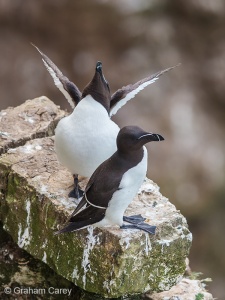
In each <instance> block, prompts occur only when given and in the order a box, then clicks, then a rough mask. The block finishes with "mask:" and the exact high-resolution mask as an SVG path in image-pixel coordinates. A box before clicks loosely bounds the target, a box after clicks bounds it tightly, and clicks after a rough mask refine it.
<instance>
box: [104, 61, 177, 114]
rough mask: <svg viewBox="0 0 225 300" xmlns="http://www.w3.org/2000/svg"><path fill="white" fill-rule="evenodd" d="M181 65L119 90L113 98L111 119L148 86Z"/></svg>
mask: <svg viewBox="0 0 225 300" xmlns="http://www.w3.org/2000/svg"><path fill="white" fill-rule="evenodd" d="M179 65H180V64H178V65H176V66H173V67H170V68H168V69H165V70H162V71H160V72H158V73H155V74H153V75H151V76H149V77H146V78H144V79H142V80H140V81H138V82H136V83H135V84H129V85H127V86H124V87H122V88H121V89H119V90H117V91H116V92H115V93H114V94H113V95H112V97H111V102H110V117H112V116H113V115H115V114H116V113H117V111H118V110H119V109H120V108H121V107H122V106H123V105H125V104H126V103H127V101H129V100H131V99H132V98H134V96H135V95H136V94H137V93H139V92H140V91H141V90H143V89H144V88H145V87H146V86H148V85H150V84H152V83H154V82H155V81H156V80H157V79H158V78H159V77H160V76H161V75H162V74H164V73H166V72H168V71H170V70H172V69H174V68H176V67H177V66H179Z"/></svg>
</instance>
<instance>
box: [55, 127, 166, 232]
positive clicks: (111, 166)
mask: <svg viewBox="0 0 225 300" xmlns="http://www.w3.org/2000/svg"><path fill="white" fill-rule="evenodd" d="M162 140H164V138H163V137H162V136H161V135H159V134H154V133H149V132H146V131H144V130H142V129H141V128H139V127H137V126H126V127H123V128H122V129H121V130H120V132H119V134H118V137H117V140H116V141H117V151H116V152H115V153H114V154H113V155H112V156H111V157H110V158H108V159H107V160H106V161H104V162H103V163H102V164H101V165H100V166H99V167H98V168H97V169H96V171H95V172H94V173H93V175H92V176H91V178H90V180H89V182H88V184H87V187H86V189H85V192H84V196H83V198H82V200H81V201H80V203H79V204H78V206H77V208H76V209H75V211H74V212H73V214H72V215H71V217H70V219H69V223H68V224H67V225H66V226H65V227H64V228H63V229H61V230H59V231H58V232H57V233H64V232H70V231H75V230H78V229H81V228H85V227H87V226H89V225H94V226H95V227H104V226H114V225H118V226H120V227H121V228H135V229H142V230H145V231H147V232H149V233H152V234H154V232H155V228H156V227H155V226H151V225H149V224H147V223H144V220H145V219H144V218H143V217H142V216H140V215H137V216H131V217H124V216H123V215H124V212H125V210H126V209H127V207H128V205H129V204H130V203H131V201H132V200H133V198H134V197H135V195H136V194H137V192H138V190H139V188H140V186H141V184H142V182H143V181H144V178H145V176H146V172H147V164H148V157H147V156H148V153H147V149H146V147H145V146H143V145H144V144H146V143H149V142H151V141H162ZM84 207H85V208H84ZM123 221H126V222H129V223H132V225H124V224H123Z"/></svg>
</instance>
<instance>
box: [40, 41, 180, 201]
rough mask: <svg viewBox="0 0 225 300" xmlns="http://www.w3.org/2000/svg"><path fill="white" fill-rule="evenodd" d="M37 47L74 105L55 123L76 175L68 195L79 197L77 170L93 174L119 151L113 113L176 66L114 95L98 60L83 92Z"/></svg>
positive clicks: (58, 146) (64, 158) (58, 143)
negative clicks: (112, 118)
mask: <svg viewBox="0 0 225 300" xmlns="http://www.w3.org/2000/svg"><path fill="white" fill-rule="evenodd" d="M35 47H36V46H35ZM36 48H37V47H36ZM37 50H38V51H39V53H40V54H41V56H42V60H43V62H44V65H45V66H46V68H47V70H48V71H49V73H50V75H51V76H52V78H53V80H54V83H55V85H56V86H57V87H58V88H59V89H60V91H61V92H62V93H63V94H64V96H65V97H66V99H67V100H68V102H69V104H70V105H71V107H72V108H73V109H74V108H75V109H74V110H73V112H72V113H71V114H70V115H69V116H67V117H64V118H63V119H62V120H60V121H59V123H58V125H57V127H56V130H55V150H56V154H57V157H58V160H59V161H60V163H62V164H63V165H64V166H65V167H67V168H68V169H69V170H70V172H71V173H72V174H73V176H74V190H73V191H72V192H70V194H69V196H71V197H75V198H77V197H78V196H79V195H80V193H79V189H78V175H77V174H79V175H81V176H85V177H90V176H91V175H92V173H93V172H94V171H95V169H96V168H97V167H98V166H99V165H100V164H101V163H102V162H103V161H105V160H106V159H107V158H109V157H110V156H111V155H112V154H113V153H114V152H115V151H116V137H117V134H118V132H119V127H118V125H117V124H115V123H114V122H113V121H112V120H111V116H112V115H114V114H115V113H116V112H117V111H118V110H119V108H121V107H122V106H123V105H124V104H125V103H126V102H127V101H129V100H130V99H132V98H133V97H134V96H135V95H136V94H137V93H138V92H139V91H141V90H142V89H144V88H145V87H146V86H148V85H149V84H151V83H153V82H155V81H156V80H157V79H158V78H159V76H161V75H162V74H164V73H165V72H167V71H169V70H171V69H173V68H174V67H176V66H174V67H171V68H168V69H165V70H163V71H160V72H158V73H156V74H154V75H152V76H149V77H147V78H144V79H142V80H140V81H138V82H137V83H135V84H130V85H127V86H124V87H123V88H122V89H119V90H118V91H116V92H115V93H114V94H113V95H112V96H111V94H110V88H109V84H108V82H107V81H106V79H105V77H104V75H103V72H102V63H101V62H97V64H96V69H95V74H94V77H93V79H92V80H91V82H90V83H89V84H88V85H87V86H86V87H85V88H84V90H83V93H81V92H80V91H79V89H78V88H77V86H76V85H75V84H74V83H73V82H71V81H70V80H69V79H68V78H67V77H65V76H64V75H63V74H62V72H61V71H60V70H59V69H58V67H57V66H56V65H55V64H54V63H53V62H52V61H51V60H50V59H49V58H48V57H47V56H46V55H45V54H44V53H43V52H41V51H40V50H39V49H38V48H37Z"/></svg>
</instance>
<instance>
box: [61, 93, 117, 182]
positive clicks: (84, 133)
mask: <svg viewBox="0 0 225 300" xmlns="http://www.w3.org/2000/svg"><path fill="white" fill-rule="evenodd" d="M118 132H119V127H118V126H117V125H116V124H115V123H114V122H113V121H111V119H110V118H109V116H108V114H107V111H106V110H105V108H104V107H103V106H102V105H101V104H100V103H98V102H97V101H95V100H93V98H92V97H91V96H90V95H88V96H87V97H85V98H84V99H82V100H81V102H80V103H79V104H78V105H77V107H76V108H75V109H74V111H73V113H72V114H71V115H70V116H68V117H65V118H63V119H62V120H61V121H60V122H59V123H58V125H57V127H56V130H55V150H56V154H57V157H58V160H59V161H60V162H61V163H62V164H63V165H64V166H65V167H67V168H68V169H69V170H70V171H71V173H73V174H79V175H81V176H85V177H90V176H91V175H92V173H93V172H94V171H95V169H96V168H97V167H98V166H99V165H100V164H101V163H102V162H103V161H105V160H106V159H107V158H109V157H110V156H111V155H112V154H113V153H114V152H115V151H116V150H117V147H116V137H117V134H118Z"/></svg>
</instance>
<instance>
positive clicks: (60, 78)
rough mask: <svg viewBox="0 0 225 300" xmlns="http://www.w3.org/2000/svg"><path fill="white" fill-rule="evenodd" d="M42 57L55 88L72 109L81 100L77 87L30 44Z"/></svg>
mask: <svg viewBox="0 0 225 300" xmlns="http://www.w3.org/2000/svg"><path fill="white" fill-rule="evenodd" d="M32 45H33V46H34V47H35V48H36V49H37V50H38V52H39V53H40V54H41V56H42V61H43V63H44V65H45V67H46V68H47V70H48V72H49V73H50V75H51V77H52V78H53V80H54V83H55V85H56V86H57V88H58V89H59V90H60V91H61V92H62V93H63V95H64V96H65V97H66V99H67V101H68V102H69V104H70V106H71V107H72V108H75V106H76V105H77V104H78V102H79V101H80V99H81V92H80V91H79V89H78V87H77V86H76V85H75V84H74V83H73V82H71V81H69V79H68V78H67V77H66V76H64V75H63V73H62V72H61V71H60V70H59V68H58V67H57V66H56V65H55V64H54V63H53V62H52V61H51V59H50V58H48V56H47V55H45V54H44V53H43V52H42V51H41V50H40V49H39V48H38V47H37V46H35V45H34V44H32Z"/></svg>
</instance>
